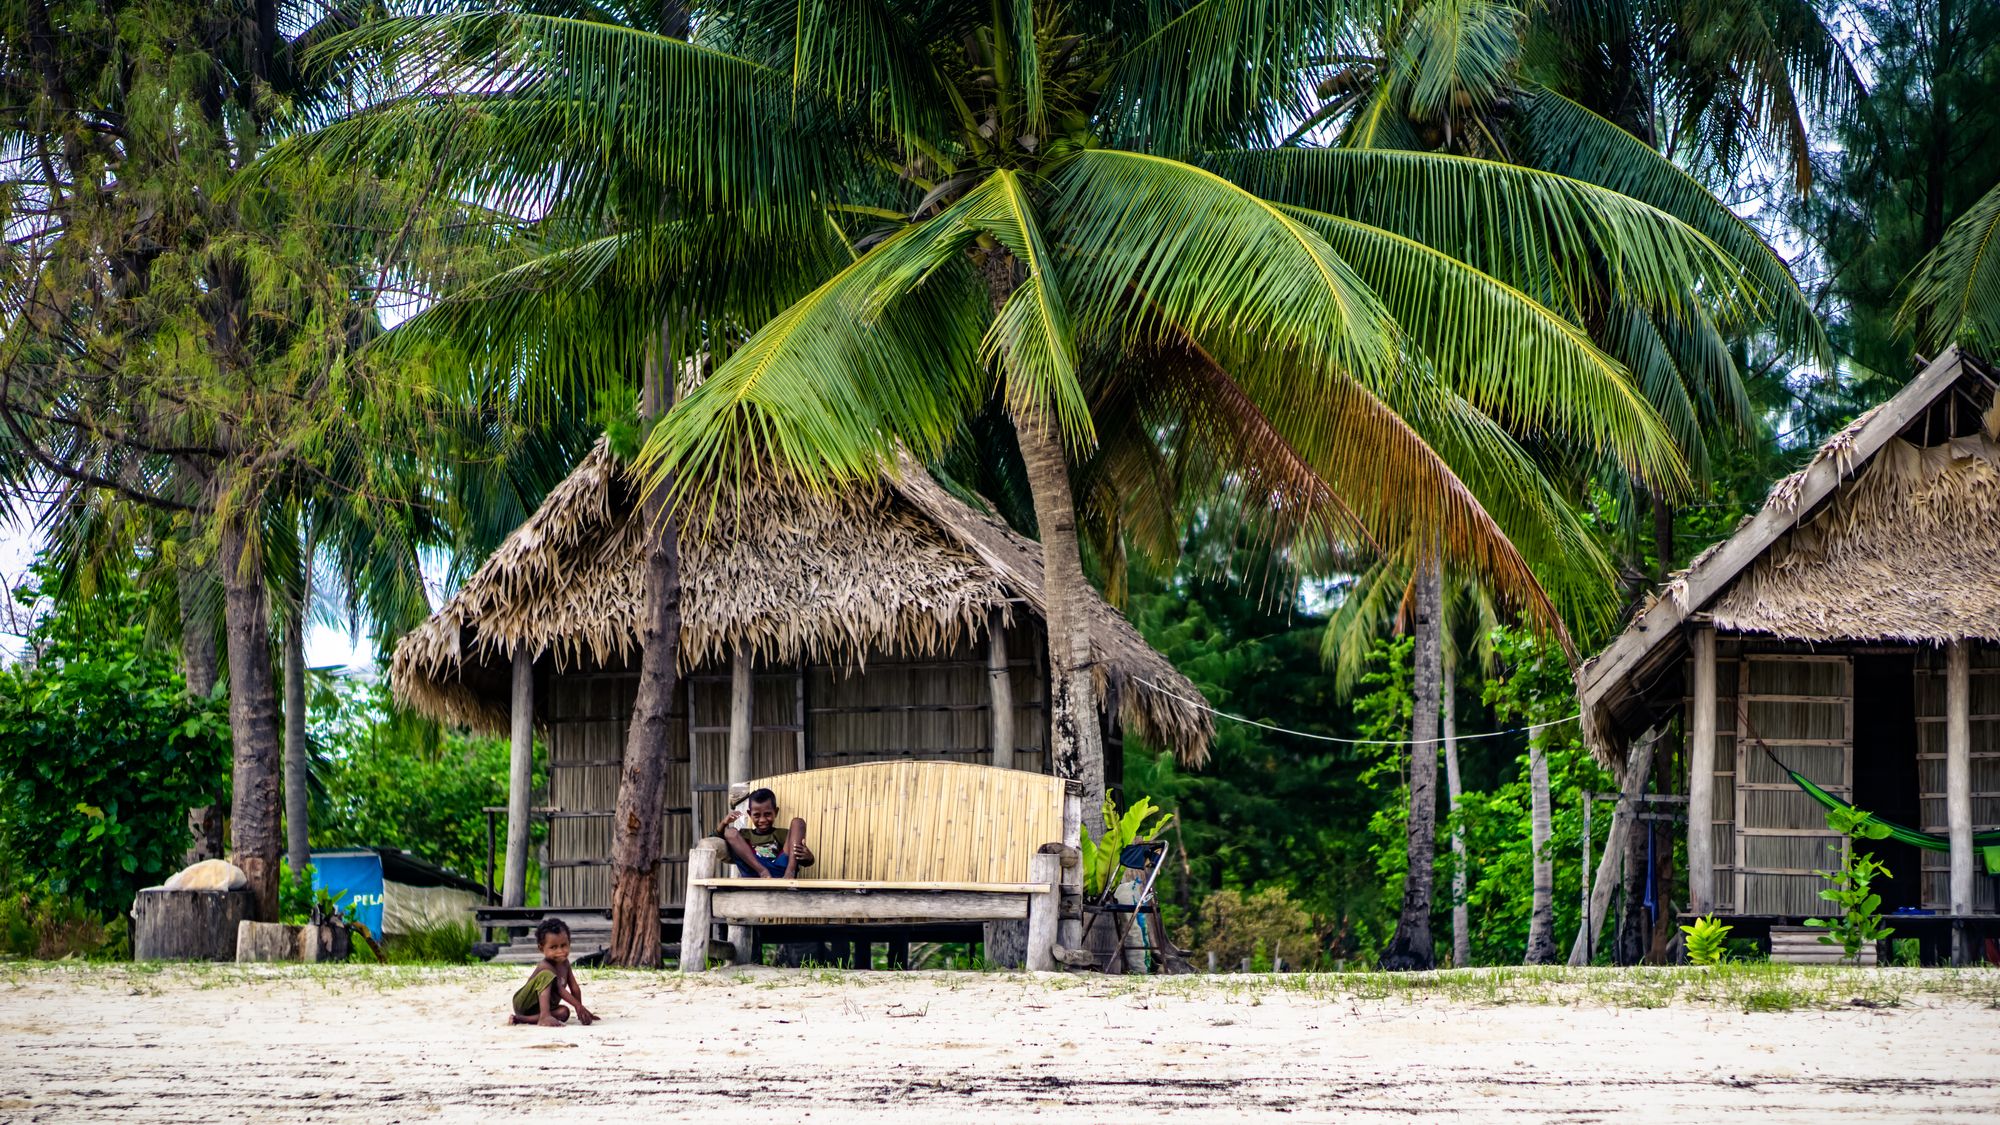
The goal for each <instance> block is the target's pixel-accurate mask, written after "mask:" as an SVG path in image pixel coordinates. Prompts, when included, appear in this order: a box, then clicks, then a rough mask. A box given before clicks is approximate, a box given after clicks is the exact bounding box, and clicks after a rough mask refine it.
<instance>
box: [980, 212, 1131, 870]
mask: <svg viewBox="0 0 2000 1125" xmlns="http://www.w3.org/2000/svg"><path fill="white" fill-rule="evenodd" d="M985 273H986V285H987V295H988V297H990V298H991V300H992V302H993V311H994V312H995V313H996V314H997V313H998V312H999V311H1000V308H1001V306H1003V305H1005V304H1006V303H1007V298H1008V297H1009V296H1011V295H1012V294H1013V292H1014V289H1015V288H1016V287H1017V286H1019V285H1020V281H1021V277H1020V267H1019V265H1018V264H1017V263H1016V262H1015V261H1014V259H1013V258H1012V256H1011V255H1008V254H1006V253H1004V252H1000V251H994V252H991V253H989V254H988V256H987V260H986V263H985ZM1014 433H1015V436H1016V438H1017V439H1018V440H1019V442H1020V445H1021V460H1022V462H1023V463H1024V464H1025V465H1026V467H1027V475H1028V491H1029V493H1030V495H1031V496H1032V497H1033V499H1034V503H1035V526H1036V530H1037V532H1038V533H1039V535H1040V537H1041V542H1042V601H1043V606H1044V610H1045V614H1046V624H1047V626H1048V646H1049V754H1050V760H1051V761H1052V762H1053V763H1054V765H1055V772H1056V776H1057V777H1062V778H1068V779H1070V780H1073V781H1076V782H1079V783H1080V784H1081V785H1082V786H1083V823H1084V826H1085V827H1086V828H1089V829H1090V830H1091V832H1092V833H1093V834H1102V833H1103V831H1104V788H1105V781H1106V779H1105V776H1104V732H1103V729H1102V728H1101V727H1100V726H1099V724H1098V717H1097V685H1096V683H1095V682H1094V680H1093V678H1092V675H1091V664H1092V661H1091V655H1090V613H1089V608H1090V604H1089V597H1090V580H1089V579H1087V578H1085V577H1084V575H1083V556H1082V555H1081V554H1080V553H1079V551H1078V547H1077V536H1076V501H1075V497H1074V496H1073V495H1072V494H1071V491H1070V480H1069V460H1068V458H1067V457H1065V456H1064V454H1063V446H1062V433H1061V430H1060V429H1059V427H1058V423H1057V421H1056V418H1055V414H1054V413H1053V412H1052V411H1050V410H1049V409H1047V408H1046V407H1038V408H1036V409H1034V410H1033V411H1031V412H1024V413H1023V414H1022V415H1021V416H1017V417H1016V418H1015V419H1014Z"/></svg>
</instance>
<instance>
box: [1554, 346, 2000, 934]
mask: <svg viewBox="0 0 2000 1125" xmlns="http://www.w3.org/2000/svg"><path fill="white" fill-rule="evenodd" d="M1996 390H2000V379H1996V373H1995V371H1994V370H1993V369H1992V368H1991V367H1989V366H1988V365H1987V364H1985V363H1983V362H1981V361H1980V360H1978V359H1975V358H1974V357H1971V356H1968V355H1964V354H1962V353H1960V352H1958V351H1956V350H1954V351H1950V352H1947V353H1946V354H1945V355H1943V356H1941V357H1939V358H1938V359H1937V360H1936V361H1935V362H1932V363H1930V364H1928V365H1926V366H1925V368H1924V370H1923V371H1922V372H1920V373H1919V374H1918V375H1917V376H1916V377H1915V378H1914V379H1912V380H1911V382H1910V384H1909V385H1908V386H1907V387H1905V388H1904V389H1903V390H1902V391H1901V392H1900V393H1898V394H1897V395H1896V396H1895V397H1894V398H1892V399H1890V400H1889V401H1888V402H1885V403H1883V404H1881V405H1880V406H1877V407H1876V408H1874V409H1872V410H1870V411H1868V412H1867V413H1865V414H1863V415H1862V416H1861V417H1859V418H1857V419H1855V421H1854V422H1853V424H1851V425H1849V426H1847V427H1846V428H1845V429H1843V430H1841V431H1840V432H1839V433H1838V434H1836V435H1834V437H1833V438H1831V439H1830V440H1828V441H1827V442H1826V444H1825V445H1823V446H1822V447H1821V448H1820V449H1819V450H1818V451H1817V452H1816V453H1815V454H1814V456H1813V458H1812V460H1811V461H1810V462H1809V463H1808V464H1807V465H1806V466H1805V467H1804V468H1803V469H1801V470H1799V471H1798V472H1797V473H1794V474H1792V475H1791V476H1789V477H1787V478H1785V479H1784V480H1782V481H1780V482H1778V484H1777V485H1775V486H1774V487H1773V488H1772V489H1771V492H1770V495H1769V497H1768V498H1767V499H1766V501H1765V503H1764V505H1763V507H1762V508H1761V509H1760V510H1759V511H1758V512H1757V513H1756V514H1755V515H1753V516H1751V517H1749V518H1748V519H1746V520H1745V521H1744V522H1743V523H1742V524H1741V525H1740V526H1739V527H1738V528H1737V530H1736V532H1735V533H1734V534H1733V535H1731V536H1730V537H1729V538H1728V539H1726V540H1724V541H1723V542H1721V543H1718V544H1716V545H1715V546H1713V547H1711V548H1709V549H1708V550H1706V551H1704V552H1702V553H1701V555H1699V556H1698V557H1696V558H1695V559H1694V561H1693V562H1692V563H1691V564H1690V565H1689V567H1688V568H1687V569H1686V570H1685V571H1682V572H1681V573H1679V574H1676V575H1674V576H1673V578H1672V580H1671V581H1669V582H1668V583H1667V584H1666V586H1665V587H1664V588H1663V589H1662V590H1661V591H1660V593H1659V594H1658V595H1657V596H1656V597H1655V598H1654V599H1653V600H1652V601H1650V602H1649V603H1648V604H1647V605H1646V606H1645V607H1643V608H1642V609H1641V611H1640V612H1639V613H1638V614H1637V615H1636V616H1635V617H1634V619H1633V621H1632V623H1631V624H1630V625H1629V626H1628V627H1627V628H1626V629H1625V631H1624V632H1623V633H1622V634H1620V635H1619V636H1618V637H1617V638H1616V639H1615V640H1614V641H1613V642H1612V643H1611V644H1610V645H1609V646H1608V647H1607V648H1606V649H1605V650H1604V651H1603V652H1602V653H1601V654H1599V655H1598V656H1597V657H1595V658H1593V659H1591V660H1589V661H1587V662H1585V663H1584V665H1583V666H1582V667H1581V668H1580V669H1579V671H1578V675H1577V686H1578V701H1579V703H1580V704H1581V706H1582V710H1583V718H1584V726H1585V730H1586V735H1587V736H1588V738H1589V739H1590V741H1591V744H1592V747H1593V749H1594V750H1595V751H1596V752H1597V753H1598V755H1599V757H1600V758H1601V759H1602V760H1604V761H1605V762H1606V763H1607V764H1615V763H1619V762H1623V761H1625V760H1626V748H1627V747H1630V746H1640V747H1643V746H1644V745H1645V744H1644V743H1640V742H1637V741H1636V740H1637V739H1638V738H1639V737H1640V735H1641V734H1642V733H1643V732H1646V731H1648V730H1652V731H1654V732H1656V733H1658V734H1659V735H1660V736H1661V737H1660V738H1659V740H1658V742H1657V743H1656V744H1655V745H1656V749H1655V751H1654V753H1653V756H1652V758H1653V761H1655V762H1657V763H1659V766H1658V770H1659V771H1664V770H1667V769H1672V768H1675V767H1676V766H1683V767H1684V768H1685V770H1686V774H1685V782H1686V786H1687V788H1686V790H1685V792H1686V794H1687V797H1686V799H1687V802H1688V806H1687V807H1688V855H1689V857H1690V858H1689V867H1688V884H1689V890H1688V901H1689V910H1691V911H1710V910H1712V911H1715V912H1717V913H1722V914H1735V915H1737V916H1738V917H1740V918H1744V919H1748V920H1755V921H1756V922H1757V923H1758V924H1776V925H1783V924H1786V923H1789V922H1796V921H1799V920H1801V919H1803V918H1804V917H1805V916H1809V915H1817V914H1822V913H1825V912H1826V911H1828V910H1830V909H1832V907H1831V904H1829V903H1827V902H1826V901H1825V900H1823V899H1821V898H1820V897H1819V892H1820V891H1821V890H1822V889H1824V888H1825V886H1826V884H1825V881H1824V880H1823V879H1821V878H1820V877H1819V876H1817V875H1816V874H1814V873H1813V872H1814V871H1815V870H1816V869H1819V868H1824V867H1827V866H1830V864H1829V862H1828V860H1827V855H1828V853H1827V848H1828V847H1829V846H1834V845H1838V844H1839V842H1840V841H1839V840H1838V838H1836V837H1832V836H1830V835H1829V832H1828V829H1827V827H1826V821H1825V809H1824V808H1822V807H1821V806H1820V805H1819V804H1817V803H1815V801H1816V800H1817V798H1816V797H1815V796H1814V795H1813V793H1812V792H1811V790H1810V789H1809V788H1808V787H1807V786H1805V785H1803V784H1800V783H1799V781H1798V778H1799V777H1803V778H1805V779H1806V780H1808V781H1810V782H1811V783H1812V784H1813V786H1814V787H1817V788H1818V789H1819V790H1820V791H1821V792H1822V793H1825V794H1831V795H1832V796H1833V797H1836V798H1839V799H1841V800H1847V801H1850V802H1855V803H1859V804H1861V805H1863V806H1864V807H1866V808H1868V809H1869V810H1870V811H1872V812H1874V813H1876V814H1877V815H1879V816H1882V817H1884V818H1885V819H1888V820H1892V821H1895V822H1898V823H1901V824H1904V825H1906V826H1909V827H1912V828H1916V829H1918V830H1919V831H1920V832H1922V833H1928V834H1931V835H1932V836H1933V837H1934V839H1933V840H1932V841H1931V843H1930V844H1927V845H1925V847H1924V849H1923V850H1922V854H1921V855H1919V854H1918V851H1919V849H1918V848H1917V847H1916V846H1915V845H1913V844H1908V843H1897V842H1893V841H1892V842H1885V843H1883V844H1882V845H1881V846H1880V847H1878V848H1877V849H1876V850H1877V851H1878V852H1879V853H1881V854H1882V855H1883V858H1884V859H1885V861H1886V862H1887V863H1888V865H1889V868H1890V870H1891V871H1894V872H1897V873H1898V875H1897V877H1895V878H1892V879H1889V880H1887V881H1886V883H1885V887H1886V889H1884V902H1885V904H1886V908H1894V907H1898V906H1902V907H1909V908H1911V909H1913V910H1915V909H1921V910H1925V911H1932V912H1935V914H1936V916H1939V917H1945V916H1950V917H1953V918H1956V919H1959V921H1956V922H1953V923H1952V925H1953V926H1955V927H1958V931H1957V934H1956V938H1955V940H1957V941H1959V942H1960V943H1961V944H1960V947H1959V950H1958V955H1959V956H1963V955H1964V946H1963V944H1962V943H1963V942H1964V941H1965V940H1968V935H1969V934H1970V933H1971V931H1970V930H1967V929H1965V926H1967V925H1970V924H1971V923H1970V922H1968V921H1966V920H1967V919H1972V918H1974V917H1975V916H1977V917H1978V918H1980V919H1984V921H1982V922H1980V923H1979V924H1980V925H1986V926H1987V928H1988V929H1989V930H1991V929H1994V927H1993V926H1991V925H1990V923H1991V922H1992V921H1993V911H1994V909H1995V902H1994V886H1993V881H1991V880H1985V881H1981V880H1976V879H1975V878H1974V876H1973V855H1972V853H1973V848H1972V845H1971V839H1972V836H1973V834H1974V833H1975V832H1979V831H1986V830H1989V829H1991V828H1993V827H1994V826H1996V825H2000V404H1996ZM1678 744H1684V745H1685V747H1686V753H1685V754H1684V755H1675V754H1673V753H1672V748H1673V747H1674V746H1676V745H1678ZM1663 780H1664V781H1668V782H1671V781H1677V780H1679V778H1678V777H1674V776H1672V775H1669V777H1667V778H1665V779H1663ZM1947 838H1948V839H1949V848H1948V849H1947V848H1945V847H1944V846H1943V841H1944V840H1946V839H1947ZM1933 845H1935V846H1933ZM1897 849H1906V850H1907V852H1908V854H1901V852H1899V851H1897ZM1836 850H1837V847H1836ZM1898 924H1899V925H1901V926H1904V927H1905V928H1912V927H1914V926H1915V925H1916V924H1915V923H1910V922H1906V921H1901V920H1899V923H1898ZM1915 936H1922V935H1921V934H1918V935H1915ZM1939 940H1942V938H1940V939H1939Z"/></svg>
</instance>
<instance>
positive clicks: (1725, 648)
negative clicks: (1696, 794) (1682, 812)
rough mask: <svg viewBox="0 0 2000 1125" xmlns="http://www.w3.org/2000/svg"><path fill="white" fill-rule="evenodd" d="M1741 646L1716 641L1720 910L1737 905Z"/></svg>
mask: <svg viewBox="0 0 2000 1125" xmlns="http://www.w3.org/2000/svg"><path fill="white" fill-rule="evenodd" d="M1742 647H1743V646H1742V644H1741V642H1738V641H1733V640H1728V639H1720V638H1719V639H1718V641H1717V644H1716V659H1715V790H1714V793H1715V798H1714V802H1713V804H1712V806H1711V811H1710V816H1711V817H1712V818H1713V819H1712V821H1711V827H1710V829H1709V838H1710V839H1711V840H1713V841H1714V843H1713V845H1712V850H1711V852H1710V854H1711V855H1713V856H1714V857H1715V863H1714V866H1713V870H1714V872H1715V881H1714V883H1712V884H1711V885H1712V886H1713V887H1714V888H1715V896H1716V903H1715V909H1716V911H1717V912H1721V913H1727V912H1730V911H1733V910H1735V909H1736V742H1737V739H1736V692H1737V678H1738V676H1739V674H1740V673H1739V671H1738V668H1739V666H1740V661H1741V659H1742V657H1741V652H1742ZM1691 671H1692V669H1690V672H1691ZM1690 682H1692V681H1690ZM1692 702H1693V701H1692V700H1690V701H1689V703H1690V705H1692ZM1693 725H1694V724H1693V723H1692V722H1689V723H1687V724H1686V726H1685V728H1684V729H1689V730H1692V729H1693Z"/></svg>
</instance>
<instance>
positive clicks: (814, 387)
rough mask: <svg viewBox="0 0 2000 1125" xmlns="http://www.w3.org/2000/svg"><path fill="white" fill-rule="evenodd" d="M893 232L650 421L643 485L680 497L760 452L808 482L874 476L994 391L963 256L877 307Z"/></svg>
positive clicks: (926, 230)
mask: <svg viewBox="0 0 2000 1125" xmlns="http://www.w3.org/2000/svg"><path fill="white" fill-rule="evenodd" d="M935 222H936V220H932V222H931V223H925V224H921V225H918V226H914V227H909V228H906V229H904V230H903V231H900V232H898V233H897V234H895V235H893V236H891V237H890V238H889V239H888V240H886V241H884V242H883V243H882V244H881V245H879V246H877V247H876V248H875V249H874V250H873V251H871V252H870V253H868V254H866V255H864V256H863V257H862V258H861V259H860V260H859V261H856V262H854V263H853V264H852V265H850V266H848V267H847V268H846V269H844V270H842V271H841V272H840V273H838V274H836V275H834V277H833V278H832V279H831V280H829V281H827V282H826V283H825V284H823V285H821V286H820V287H818V288H817V289H815V290H813V291H812V292H811V293H809V294H807V295H806V296H805V297H803V298H801V299H800V300H799V301H797V302H796V303H794V304H793V305H791V306H790V307H789V308H786V309H785V310H784V311H782V312H780V313H778V314H777V315H776V316H775V317H773V318H772V319H771V320H770V321H769V322H768V323H766V324H765V325H764V326H763V327H762V328H760V329H758V331H757V332H756V334H755V335H753V336H751V337H750V339H749V340H748V341H747V342H745V343H744V344H743V346H742V347H741V348H739V349H737V351H736V352H735V353H734V354H732V355H731V356H730V357H729V359H728V360H727V361H726V362H724V363H723V364H722V365H721V366H720V367H719V368H717V369H716V371H715V372H714V374H712V375H711V376H709V378H708V379H707V380H706V381H704V382H703V383H702V385H701V386H699V387H697V388H695V390H694V391H693V392H692V393H690V394H689V395H688V396H687V397H686V398H685V399H683V400H682V401H681V402H680V403H679V404H678V405H676V406H675V408H674V409H673V410H671V411H669V412H668V414H667V416H666V418H665V419H663V420H662V422H661V423H660V424H659V425H657V426H655V427H654V429H653V432H652V434H651V435H650V436H649V437H648V438H647V441H646V445H645V448H644V449H643V450H642V451H641V453H640V457H639V462H638V463H639V466H640V468H641V470H642V471H643V472H644V473H645V474H646V476H647V479H648V482H649V486H650V487H658V486H659V485H660V483H661V482H662V481H664V480H667V479H669V478H671V479H673V480H674V482H675V484H674V488H675V493H674V497H673V499H674V501H675V503H676V504H686V503H687V502H688V501H689V500H690V498H691V497H692V496H693V494H694V490H696V489H700V488H705V487H706V485H707V483H708V482H712V481H715V480H719V479H729V478H733V477H736V476H738V475H740V474H744V473H748V472H752V471H755V469H756V467H757V465H758V464H759V463H760V461H761V460H762V459H768V460H769V462H770V463H773V464H775V465H776V466H778V467H780V468H782V469H784V470H787V471H791V472H795V473H798V474H799V475H800V476H801V477H802V478H804V479H806V480H808V481H811V482H815V483H822V484H827V483H846V482H853V481H860V480H873V479H875V478H876V477H877V476H878V475H879V474H880V473H881V472H882V471H883V470H884V469H885V467H886V466H888V465H890V464H893V463H894V455H895V453H896V450H897V448H898V446H899V445H900V446H902V447H905V448H907V449H908V450H909V451H910V452H911V453H912V454H913V455H915V456H916V457H917V458H918V459H920V460H930V459H932V458H934V457H936V456H937V455H938V454H939V453H940V452H941V451H942V450H943V449H944V448H945V447H946V445H947V444H948V442H949V441H950V439H951V438H952V436H953V435H954V434H955V433H956V432H957V431H958V429H959V427H960V426H961V425H962V424H963V421H964V419H965V418H966V417H967V416H969V415H970V414H971V413H972V412H973V410H974V409H975V408H976V407H977V406H978V404H979V403H980V402H981V401H982V400H983V399H984V397H985V395H986V392H987V390H988V389H989V388H990V386H991V380H990V378H988V377H987V375H986V373H985V370H984V368H983V366H982V365H981V364H980V362H979V354H980V347H981V338H982V336H983V335H984V332H985V327H986V322H987V319H988V317H987V316H986V314H985V302H984V301H983V300H981V299H980V298H979V295H978V287H977V286H976V285H975V283H974V282H973V279H972V278H971V276H970V273H969V269H968V267H967V266H966V265H965V264H964V262H963V261H962V259H956V258H954V259H951V260H948V261H946V262H944V263H942V264H940V265H939V266H938V267H937V268H936V269H935V270H933V271H931V272H930V273H928V274H927V275H926V276H925V277H924V278H923V279H922V280H921V282H920V283H918V284H917V285H916V286H915V287H913V288H904V287H901V286H898V287H897V289H898V291H899V295H898V296H897V297H896V298H895V299H894V300H892V301H888V302H886V303H884V302H883V301H881V300H880V294H881V293H882V291H883V290H884V288H885V286H886V285H887V283H888V281H889V267H891V266H894V265H899V264H902V262H903V255H902V254H901V253H900V251H901V248H902V247H901V244H903V243H905V242H909V243H912V244H915V243H920V242H922V241H923V240H924V239H926V238H928V237H938V236H939V235H940V233H941V232H942V231H944V230H945V229H947V228H941V227H936V226H934V225H933V224H935Z"/></svg>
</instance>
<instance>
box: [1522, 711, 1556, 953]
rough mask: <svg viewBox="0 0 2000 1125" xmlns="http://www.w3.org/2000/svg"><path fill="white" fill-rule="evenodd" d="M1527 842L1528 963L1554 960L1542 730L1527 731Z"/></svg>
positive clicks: (1553, 902)
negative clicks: (1530, 891)
mask: <svg viewBox="0 0 2000 1125" xmlns="http://www.w3.org/2000/svg"><path fill="white" fill-rule="evenodd" d="M1528 790H1529V816H1530V818H1531V823H1530V826H1529V829H1528V831H1529V846H1530V848H1531V849H1532V853H1531V854H1532V855H1533V857H1534V859H1533V863H1534V887H1535V898H1534V904H1533V907H1532V909H1531V910H1530V911H1529V913H1528V953H1527V957H1526V958H1525V959H1524V960H1525V962H1526V963H1527V964H1530V965H1553V964H1555V963H1556V876H1555V862H1554V860H1553V858H1552V857H1551V856H1550V855H1549V836H1550V828H1549V752H1548V748H1547V747H1546V746H1545V745H1543V741H1542V732H1541V731H1535V732H1533V733H1532V734H1530V735H1528Z"/></svg>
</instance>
